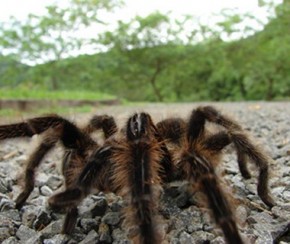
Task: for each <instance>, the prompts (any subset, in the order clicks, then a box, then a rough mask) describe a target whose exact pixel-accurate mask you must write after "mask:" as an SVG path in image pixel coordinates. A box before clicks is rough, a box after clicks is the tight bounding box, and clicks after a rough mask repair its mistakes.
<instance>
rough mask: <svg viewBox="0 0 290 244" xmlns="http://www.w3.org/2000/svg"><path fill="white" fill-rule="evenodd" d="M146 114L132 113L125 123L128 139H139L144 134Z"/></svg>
mask: <svg viewBox="0 0 290 244" xmlns="http://www.w3.org/2000/svg"><path fill="white" fill-rule="evenodd" d="M147 126H148V115H147V114H145V113H139V114H134V115H133V116H132V117H131V118H130V119H129V120H128V123H127V137H128V139H130V140H135V139H139V138H141V137H142V136H144V135H145V134H146V131H147Z"/></svg>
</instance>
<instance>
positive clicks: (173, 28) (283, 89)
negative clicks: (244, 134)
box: [0, 0, 290, 102]
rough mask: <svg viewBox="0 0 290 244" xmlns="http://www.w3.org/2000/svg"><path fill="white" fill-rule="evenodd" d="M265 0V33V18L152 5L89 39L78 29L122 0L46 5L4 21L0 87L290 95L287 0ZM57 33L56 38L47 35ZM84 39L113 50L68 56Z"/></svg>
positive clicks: (8, 90)
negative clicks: (42, 11) (213, 15)
mask: <svg viewBox="0 0 290 244" xmlns="http://www.w3.org/2000/svg"><path fill="white" fill-rule="evenodd" d="M260 4H261V7H267V8H268V9H269V11H272V12H273V14H269V20H268V23H267V24H266V25H264V26H263V28H262V30H261V31H256V30H254V29H253V28H252V25H257V24H258V23H260V20H259V19H256V17H255V16H253V15H251V14H249V13H245V14H241V13H236V12H235V11H230V10H227V11H226V10H225V11H223V12H221V13H220V15H221V20H220V21H219V22H217V23H216V24H215V25H213V26H207V25H205V24H204V23H202V22H201V21H199V20H197V19H196V18H195V17H194V16H185V17H184V19H182V20H180V19H179V20H175V19H173V18H172V17H171V16H170V14H162V13H159V12H156V13H152V14H150V15H148V16H147V17H140V16H136V17H135V18H133V19H132V20H131V21H129V22H123V21H119V22H118V24H117V28H116V29H115V30H114V31H107V32H104V33H97V32H96V33H95V35H93V36H92V37H90V38H87V39H83V38H81V37H76V36H74V35H73V32H74V31H75V30H77V29H78V28H87V27H92V26H95V25H96V24H99V25H104V24H105V22H106V20H100V19H99V18H98V14H97V13H98V11H97V10H103V11H108V12H111V11H113V10H114V9H116V8H120V7H122V2H121V1H109V0H89V1H79V0H71V6H72V7H70V8H60V7H58V6H56V5H53V6H49V7H48V12H47V14H46V15H45V16H35V15H31V16H29V18H28V20H27V22H25V23H21V22H19V21H17V20H15V19H12V20H11V23H8V24H7V23H6V24H3V25H0V26H2V28H1V27H0V45H2V47H3V50H4V49H5V50H6V53H10V55H9V56H3V55H2V56H1V53H0V95H1V97H2V98H11V97H14V98H22V97H23V98H30V97H32V98H37V99H38V98H39V99H40V98H49V99H61V98H65V99H71V98H73V99H107V98H119V99H126V100H128V101H159V102H168V101H170V102H176V101H201V100H214V101H220V100H223V101H230V100H231V101H233V100H234V101H240V100H282V99H284V100H285V99H287V100H289V99H290V69H289V67H290V56H289V53H290V45H289V43H290V35H289V26H290V1H289V0H284V1H283V2H282V3H281V4H279V5H277V6H275V5H274V4H273V3H272V2H269V1H262V0H261V1H260ZM95 6H96V7H97V8H96V7H95ZM64 16H65V17H64ZM64 19H66V21H64ZM245 20H247V21H246V22H242V21H245ZM243 23H249V24H247V25H246V24H243ZM253 23H254V24H253ZM260 25H263V24H260ZM185 26H191V29H190V30H188V29H186V28H185ZM52 33H53V36H56V38H55V39H53V40H52V39H51V37H50V38H48V37H49V36H52ZM235 36H239V38H234V37H235ZM65 37H66V38H65ZM67 37H69V38H67ZM87 46H90V47H91V48H95V50H98V47H100V46H101V47H102V50H107V51H106V52H104V51H103V52H97V53H96V54H93V55H79V56H77V57H72V56H69V55H70V52H71V51H74V50H81V48H82V47H87ZM48 53H49V54H50V55H48ZM23 61H30V62H33V61H34V63H37V65H34V66H28V65H24V64H22V63H21V62H23ZM104 94H112V95H104Z"/></svg>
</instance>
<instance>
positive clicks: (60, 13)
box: [0, 0, 122, 89]
mask: <svg viewBox="0 0 290 244" xmlns="http://www.w3.org/2000/svg"><path fill="white" fill-rule="evenodd" d="M121 5H122V1H120V0H114V1H112V0H70V1H69V5H67V6H66V7H60V6H58V5H56V4H54V5H50V6H47V7H46V14H45V15H44V16H38V15H34V14H30V15H29V16H28V18H27V19H26V20H25V22H21V21H19V20H17V19H15V18H13V17H12V18H11V19H10V21H9V22H8V23H2V28H1V29H0V44H1V46H2V47H3V48H4V49H5V51H6V53H9V54H13V55H14V56H16V57H18V60H20V61H24V62H28V63H32V64H41V63H48V62H50V63H51V68H52V69H53V72H51V73H50V76H51V77H50V80H51V88H52V89H57V88H58V87H59V82H60V80H59V79H58V75H59V73H61V71H65V70H64V69H63V67H59V66H58V64H59V61H60V60H61V59H63V58H66V57H69V56H72V55H74V54H77V53H78V52H80V51H81V50H82V49H83V48H85V47H87V46H88V45H92V40H91V39H94V38H95V36H97V34H98V33H95V34H94V36H92V37H90V38H86V37H82V36H80V35H79V34H78V31H80V30H81V29H88V28H92V27H93V28H98V27H99V25H104V24H105V23H104V21H103V20H101V19H100V18H99V12H100V11H113V10H114V9H115V8H117V7H120V6H121ZM43 72H44V71H43ZM43 72H40V73H43ZM44 73H45V72H44ZM40 75H42V74H40Z"/></svg>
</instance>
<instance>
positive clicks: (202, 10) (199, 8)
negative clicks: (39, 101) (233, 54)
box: [0, 0, 281, 55]
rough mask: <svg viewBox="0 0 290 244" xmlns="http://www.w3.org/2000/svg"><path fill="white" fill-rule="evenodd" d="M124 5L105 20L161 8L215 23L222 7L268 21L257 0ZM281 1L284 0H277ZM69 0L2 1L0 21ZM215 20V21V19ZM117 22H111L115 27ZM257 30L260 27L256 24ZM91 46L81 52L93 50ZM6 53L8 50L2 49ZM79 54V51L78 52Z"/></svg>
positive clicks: (130, 1)
mask: <svg viewBox="0 0 290 244" xmlns="http://www.w3.org/2000/svg"><path fill="white" fill-rule="evenodd" d="M124 1H125V5H126V6H125V7H122V8H121V9H120V10H117V11H116V12H115V14H114V15H111V16H110V17H107V18H108V20H107V19H103V18H102V20H104V21H105V22H106V23H109V24H110V21H111V22H112V23H116V20H124V21H129V20H130V19H131V18H133V17H135V16H136V15H140V16H143V17H144V16H147V15H148V14H150V13H152V12H155V11H157V10H158V11H160V12H161V13H167V12H171V17H173V18H178V17H179V16H182V15H193V16H196V17H201V18H203V19H205V20H206V23H210V22H212V21H211V20H212V19H213V18H207V17H208V16H213V14H218V13H220V12H221V10H222V9H236V10H237V11H238V12H241V13H246V12H247V13H251V14H253V15H254V16H256V17H258V18H259V19H260V20H261V21H262V22H264V23H266V20H267V18H266V16H267V11H266V10H265V9H262V8H259V6H258V0H124ZM275 1H276V2H279V1H280V2H281V0H275ZM67 2H68V0H8V1H4V0H2V1H0V23H1V22H6V21H8V20H9V17H10V16H13V17H15V18H17V19H19V20H24V19H25V18H26V16H27V15H28V14H30V13H32V14H35V15H42V14H45V12H46V10H45V6H47V5H51V4H54V3H57V4H60V5H64V4H66V3H67ZM208 21H209V22H208ZM213 22H215V21H213ZM113 25H114V24H112V26H113ZM255 29H256V30H259V29H261V26H259V27H258V26H257V28H255ZM94 33H95V32H92V31H90V30H82V31H81V32H80V33H76V34H77V35H80V36H86V37H89V36H90V35H92V34H94ZM91 52H95V50H91V49H90V48H89V47H88V48H87V49H84V50H83V51H82V52H81V53H91ZM3 53H5V52H3ZM77 54H78V53H76V55H77Z"/></svg>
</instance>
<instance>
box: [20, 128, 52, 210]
mask: <svg viewBox="0 0 290 244" xmlns="http://www.w3.org/2000/svg"><path fill="white" fill-rule="evenodd" d="M57 141H58V137H56V136H55V134H54V132H53V131H52V130H48V131H47V132H46V134H45V135H44V138H43V141H42V142H41V143H40V144H39V145H38V147H37V148H36V149H35V150H34V152H33V153H32V154H31V155H30V157H29V159H28V160H27V165H26V169H25V176H24V189H23V190H22V192H21V193H20V194H19V196H18V197H17V199H16V208H17V209H20V208H21V207H22V206H23V204H24V203H25V201H26V200H27V198H28V197H29V195H30V193H31V192H32V191H33V188H34V184H35V169H36V168H37V167H38V166H39V165H40V163H41V161H42V159H43V157H44V156H45V155H46V154H47V153H48V152H49V151H50V150H51V149H52V148H53V147H54V146H55V144H56V142H57Z"/></svg>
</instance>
